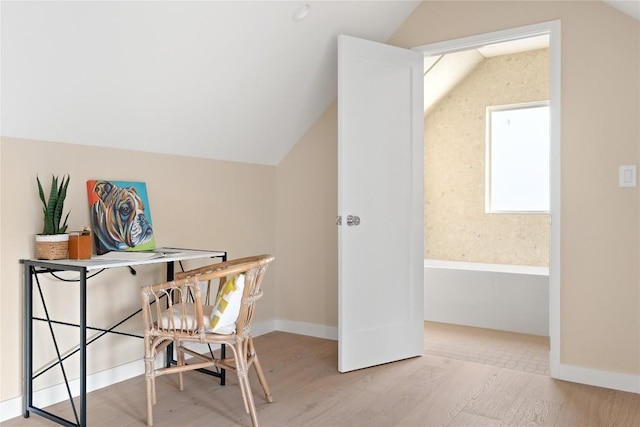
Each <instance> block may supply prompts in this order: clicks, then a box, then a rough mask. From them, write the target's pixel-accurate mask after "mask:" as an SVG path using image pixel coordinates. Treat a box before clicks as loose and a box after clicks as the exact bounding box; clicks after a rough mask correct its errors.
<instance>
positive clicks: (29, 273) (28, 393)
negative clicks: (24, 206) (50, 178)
mask: <svg viewBox="0 0 640 427" xmlns="http://www.w3.org/2000/svg"><path fill="white" fill-rule="evenodd" d="M157 251H158V252H162V249H158V250H157ZM171 251H174V252H173V253H172V252H169V251H167V252H166V255H165V256H163V257H159V258H153V259H146V260H136V261H111V260H109V261H106V260H100V259H98V258H96V257H94V258H92V259H90V260H77V261H76V260H56V261H46V260H36V259H23V260H20V263H21V264H22V265H23V266H24V295H23V297H24V304H23V310H24V313H23V316H24V318H23V319H24V325H23V326H24V328H23V330H24V340H23V351H22V358H23V393H24V395H23V416H24V418H28V417H29V414H30V413H34V414H37V415H40V416H43V417H45V418H48V419H49V420H51V421H53V422H55V423H58V424H61V425H64V426H81V427H86V425H87V346H88V345H89V344H91V343H92V342H94V341H96V340H97V339H99V338H100V337H102V336H104V335H106V334H107V333H113V334H119V335H126V336H131V337H137V338H142V337H141V336H139V335H133V334H128V333H123V332H118V331H115V330H114V329H115V328H117V327H118V326H120V325H121V324H122V323H124V322H126V321H127V320H129V319H131V318H132V317H133V316H135V315H136V314H138V313H139V312H140V311H141V309H138V310H137V311H136V312H134V313H132V314H131V315H129V316H127V317H126V318H124V319H122V320H121V321H119V322H117V323H116V324H115V325H113V326H111V327H109V328H108V329H103V328H95V327H91V326H87V278H88V276H87V273H88V272H89V271H100V270H102V269H111V268H119V267H133V266H138V265H150V264H165V265H166V273H167V275H166V277H167V281H169V280H173V277H174V272H175V265H174V263H175V262H176V261H178V262H179V261H186V260H193V259H204V258H220V259H221V261H226V260H227V253H226V252H225V251H198V250H192V249H171ZM175 251H179V252H175ZM58 271H76V272H78V273H79V275H80V277H79V279H78V283H79V286H80V301H79V303H80V323H79V324H73V323H68V322H60V321H57V320H52V319H51V318H50V316H49V312H48V309H47V306H46V303H45V301H44V296H43V294H42V290H41V286H40V281H39V280H38V275H39V274H45V273H54V272H58ZM34 278H35V282H36V284H37V289H38V294H39V296H40V300H41V302H42V305H43V308H44V313H45V318H41V317H34V316H33V282H34V280H33V279H34ZM34 320H37V321H41V322H46V323H48V325H49V332H50V334H51V337H52V338H53V343H54V346H55V350H56V355H57V362H56V361H54V362H53V363H52V364H51V365H49V366H48V367H47V368H45V369H44V370H43V371H41V372H39V373H38V374H37V375H36V376H35V377H34V375H33V321H34ZM53 324H58V325H66V326H74V327H78V328H79V331H80V338H79V342H80V344H79V348H78V349H76V350H74V351H72V352H71V353H69V354H66V355H65V356H61V354H60V350H59V348H58V344H57V341H56V338H55V333H54V331H53V327H52V325H53ZM87 330H92V331H100V332H101V333H100V334H98V335H97V336H96V337H93V338H92V339H91V340H90V341H88V342H87ZM224 350H225V349H224V347H223V348H222V349H221V352H222V357H224V356H225V355H224ZM78 352H79V353H80V373H79V381H80V394H79V407H80V408H79V412H80V413H79V414H78V411H77V409H76V406H75V403H74V401H73V396H72V393H71V389H70V386H69V379H68V378H67V374H66V371H65V369H64V364H63V361H64V360H66V359H67V358H68V357H70V356H71V355H73V354H75V353H78ZM172 354H173V349H172V348H171V347H169V348H168V349H167V359H166V364H167V366H169V365H170V364H171V363H175V361H174V360H172V359H173V357H172ZM58 365H59V366H60V368H61V371H62V376H63V378H64V382H65V385H66V389H67V394H68V396H69V402H70V403H71V407H72V410H73V413H74V416H75V423H74V422H72V421H69V420H67V419H64V418H61V417H59V416H57V415H55V414H53V413H51V412H48V411H46V410H44V409H43V408H39V407H36V406H34V405H33V380H34V379H35V378H37V377H38V376H39V375H41V374H43V373H44V372H46V371H48V370H49V369H51V368H53V367H54V366H58ZM201 371H202V372H205V373H207V374H210V375H213V376H216V377H219V378H220V383H221V384H222V385H224V383H225V372H224V370H222V371H220V372H215V371H210V370H201Z"/></svg>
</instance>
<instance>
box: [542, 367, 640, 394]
mask: <svg viewBox="0 0 640 427" xmlns="http://www.w3.org/2000/svg"><path fill="white" fill-rule="evenodd" d="M552 376H553V378H555V379H557V380H562V381H569V382H572V383H579V384H586V385H592V386H596V387H603V388H609V389H613V390H620V391H628V392H630V393H636V394H640V375H635V374H623V373H620V372H611V371H600V370H597V369H590V368H583V367H581V366H574V365H565V364H560V367H559V369H558V373H557V375H554V374H553V373H552Z"/></svg>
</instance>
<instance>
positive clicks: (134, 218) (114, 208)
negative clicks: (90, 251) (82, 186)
mask: <svg viewBox="0 0 640 427" xmlns="http://www.w3.org/2000/svg"><path fill="white" fill-rule="evenodd" d="M87 193H88V196H89V207H90V210H91V225H92V229H93V236H94V244H95V248H96V254H98V255H102V254H104V253H107V252H110V251H142V250H152V249H155V238H154V235H153V227H152V225H151V213H150V210H149V202H148V200H147V187H146V184H145V183H144V182H130V181H106V180H90V181H87Z"/></svg>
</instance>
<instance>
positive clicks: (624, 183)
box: [619, 165, 636, 187]
mask: <svg viewBox="0 0 640 427" xmlns="http://www.w3.org/2000/svg"><path fill="white" fill-rule="evenodd" d="M619 186H620V187H635V186H636V165H625V166H620V169H619Z"/></svg>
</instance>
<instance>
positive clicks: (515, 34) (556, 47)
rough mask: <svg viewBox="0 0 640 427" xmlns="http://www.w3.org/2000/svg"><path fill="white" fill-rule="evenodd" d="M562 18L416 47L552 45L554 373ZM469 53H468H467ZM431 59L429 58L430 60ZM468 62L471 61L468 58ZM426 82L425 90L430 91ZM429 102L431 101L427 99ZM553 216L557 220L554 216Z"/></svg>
mask: <svg viewBox="0 0 640 427" xmlns="http://www.w3.org/2000/svg"><path fill="white" fill-rule="evenodd" d="M559 26H560V24H559V22H550V23H543V24H537V25H533V26H527V27H521V28H517V29H513V30H506V31H500V32H496V33H489V34H484V35H479V36H473V37H469V38H464V39H458V40H451V41H447V42H442V43H437V44H433V45H426V46H421V47H417V48H414V49H415V50H419V51H422V52H423V53H424V54H425V57H427V58H432V59H433V61H432V62H433V63H435V62H437V61H440V60H442V59H441V58H442V57H443V56H444V57H446V56H447V55H450V54H451V53H457V52H468V51H476V52H477V50H479V49H483V50H486V49H499V48H501V47H504V46H505V42H509V43H526V42H529V41H532V40H535V39H541V38H543V39H544V38H546V39H547V40H548V45H549V105H550V111H551V113H550V115H551V117H550V155H549V159H550V167H549V168H550V172H549V182H550V184H549V187H550V208H549V216H548V220H549V223H550V225H549V228H548V232H549V236H548V241H549V250H548V261H549V266H550V268H549V288H548V292H549V293H548V306H547V308H548V326H549V328H548V332H549V337H550V351H549V366H550V373H551V376H552V377H553V376H554V373H555V372H557V369H558V367H559V339H560V337H559V317H560V316H559V315H560V308H559V288H560V286H559V247H560V245H559V235H560V233H559V225H560V221H559V220H560V211H559V208H560V203H559V199H560V197H559V188H560V173H559V172H560V165H559V158H560V157H559V153H560V138H559V135H560V133H559V128H560V126H559V124H560V123H559V118H560V112H559V106H560V72H559V70H560V61H559V59H560V44H559V42H560V41H559V34H560V31H559V29H560V27H559ZM467 57H468V56H467ZM428 60H429V59H427V60H426V61H425V62H428ZM467 62H468V61H467ZM428 89H429V88H428V87H426V85H425V90H426V91H428ZM427 102H428V101H427ZM551 219H553V220H551Z"/></svg>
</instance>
